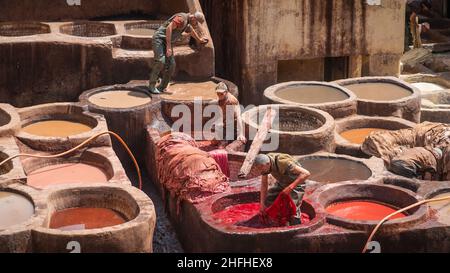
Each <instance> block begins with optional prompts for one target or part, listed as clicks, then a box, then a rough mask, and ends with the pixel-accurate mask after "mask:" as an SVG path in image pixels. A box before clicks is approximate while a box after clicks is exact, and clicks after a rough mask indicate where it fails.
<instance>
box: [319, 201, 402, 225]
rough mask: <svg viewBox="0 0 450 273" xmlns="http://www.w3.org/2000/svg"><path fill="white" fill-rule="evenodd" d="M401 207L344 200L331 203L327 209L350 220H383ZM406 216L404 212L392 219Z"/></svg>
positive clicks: (332, 213)
mask: <svg viewBox="0 0 450 273" xmlns="http://www.w3.org/2000/svg"><path fill="white" fill-rule="evenodd" d="M398 209H399V208H393V207H392V206H389V205H386V204H382V203H380V202H375V201H370V200H369V201H367V200H359V201H342V202H338V203H334V204H331V205H329V206H328V207H327V208H326V211H327V212H328V213H329V214H331V215H334V216H338V217H341V218H346V219H350V220H366V221H381V220H382V219H383V218H384V217H386V216H388V215H389V214H391V213H393V212H395V211H396V210H398ZM404 217H406V215H405V214H404V213H400V214H397V215H394V216H392V218H391V219H401V218H404Z"/></svg>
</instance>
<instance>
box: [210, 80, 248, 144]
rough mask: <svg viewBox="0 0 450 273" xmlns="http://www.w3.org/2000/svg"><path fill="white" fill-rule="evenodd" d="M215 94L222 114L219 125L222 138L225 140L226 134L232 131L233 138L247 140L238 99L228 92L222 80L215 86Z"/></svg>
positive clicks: (243, 141)
mask: <svg viewBox="0 0 450 273" xmlns="http://www.w3.org/2000/svg"><path fill="white" fill-rule="evenodd" d="M216 94H217V97H218V99H219V107H220V110H221V114H222V124H221V125H220V126H221V127H222V129H223V134H222V135H221V136H224V138H223V139H222V140H227V139H226V134H227V133H229V132H231V131H232V132H233V135H232V136H233V138H234V139H236V140H239V141H241V142H242V143H245V142H246V141H247V140H246V138H245V136H244V129H243V128H244V126H243V123H242V118H241V107H240V104H239V101H238V99H237V98H236V97H235V96H233V95H232V94H231V93H230V92H229V89H228V86H227V85H226V84H225V83H224V82H220V83H219V84H218V85H217V86H216ZM234 128H236V130H234ZM230 140H231V139H230Z"/></svg>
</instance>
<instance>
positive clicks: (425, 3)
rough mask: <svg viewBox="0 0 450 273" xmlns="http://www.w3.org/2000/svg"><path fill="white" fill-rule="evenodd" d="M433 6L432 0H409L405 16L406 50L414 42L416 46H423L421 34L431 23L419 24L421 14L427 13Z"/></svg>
mask: <svg viewBox="0 0 450 273" xmlns="http://www.w3.org/2000/svg"><path fill="white" fill-rule="evenodd" d="M431 8H432V1H431V0H407V1H406V18H405V51H408V50H409V46H410V45H411V44H412V45H413V47H414V48H420V47H422V41H421V38H420V34H421V33H422V32H427V31H428V30H429V29H430V24H428V23H423V24H419V18H418V15H419V14H424V13H427V12H429V11H430V10H431Z"/></svg>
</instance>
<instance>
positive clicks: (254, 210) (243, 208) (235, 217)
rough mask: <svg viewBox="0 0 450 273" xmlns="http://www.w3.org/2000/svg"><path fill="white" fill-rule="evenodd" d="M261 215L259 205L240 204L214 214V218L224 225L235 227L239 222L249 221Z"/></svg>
mask: <svg viewBox="0 0 450 273" xmlns="http://www.w3.org/2000/svg"><path fill="white" fill-rule="evenodd" d="M258 213H259V203H248V204H238V205H234V206H230V207H227V208H226V209H224V210H222V211H219V212H217V213H215V214H214V218H215V219H218V220H220V221H221V222H222V223H224V224H229V225H233V224H236V223H237V222H242V221H247V220H248V219H250V218H252V217H253V216H255V215H256V214H258Z"/></svg>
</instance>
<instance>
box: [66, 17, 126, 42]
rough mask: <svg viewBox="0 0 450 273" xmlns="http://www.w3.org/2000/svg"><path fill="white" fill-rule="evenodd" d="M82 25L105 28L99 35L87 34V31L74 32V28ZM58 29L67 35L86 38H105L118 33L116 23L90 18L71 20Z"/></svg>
mask: <svg viewBox="0 0 450 273" xmlns="http://www.w3.org/2000/svg"><path fill="white" fill-rule="evenodd" d="M83 26H85V27H86V28H87V27H89V26H92V27H95V28H103V30H105V33H104V34H102V33H101V34H100V35H88V34H87V33H75V32H74V28H76V27H83ZM58 30H59V33H60V34H62V35H68V36H73V37H79V38H88V39H92V38H106V37H111V36H115V35H117V34H118V32H117V29H116V25H115V24H114V23H106V22H101V21H90V20H78V21H72V22H70V23H65V24H62V25H60V26H59V28H58ZM86 32H88V30H87V29H86Z"/></svg>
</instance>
